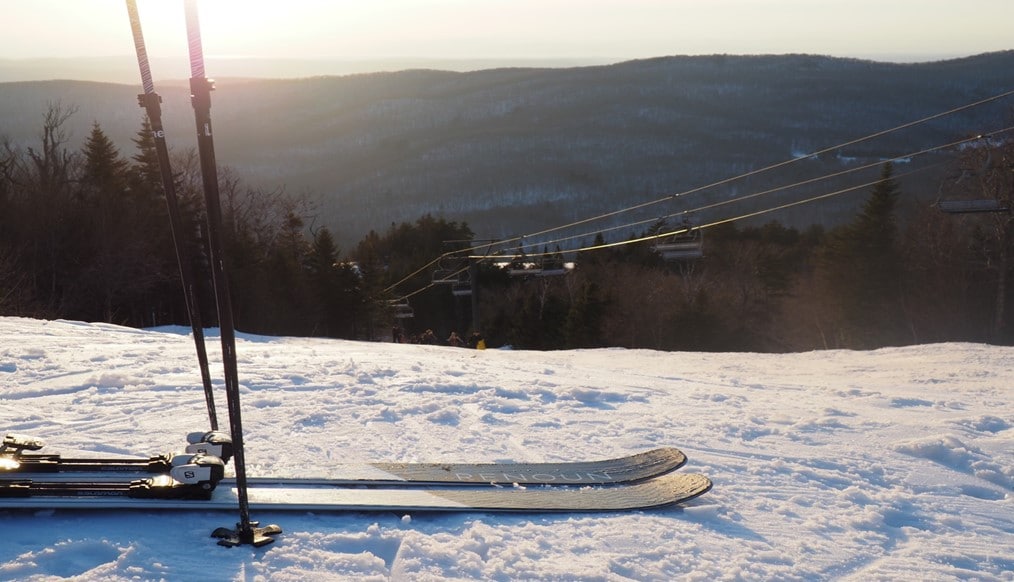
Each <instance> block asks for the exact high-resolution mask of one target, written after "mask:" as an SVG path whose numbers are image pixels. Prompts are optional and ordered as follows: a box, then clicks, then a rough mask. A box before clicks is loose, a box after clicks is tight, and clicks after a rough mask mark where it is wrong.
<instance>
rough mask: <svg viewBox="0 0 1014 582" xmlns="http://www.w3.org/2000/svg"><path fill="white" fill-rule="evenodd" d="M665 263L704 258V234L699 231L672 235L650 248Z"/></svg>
mask: <svg viewBox="0 0 1014 582" xmlns="http://www.w3.org/2000/svg"><path fill="white" fill-rule="evenodd" d="M651 249H652V250H653V251H655V252H656V253H658V254H659V255H661V256H662V258H663V259H665V260H666V261H690V260H694V259H700V258H701V257H703V256H704V233H702V232H701V230H700V229H697V228H695V229H692V230H690V231H688V232H684V233H680V234H674V235H673V236H672V237H671V238H669V239H668V240H666V241H665V242H660V243H657V244H656V245H654V246H653V247H651Z"/></svg>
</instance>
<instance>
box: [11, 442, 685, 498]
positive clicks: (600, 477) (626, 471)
mask: <svg viewBox="0 0 1014 582" xmlns="http://www.w3.org/2000/svg"><path fill="white" fill-rule="evenodd" d="M216 437H219V438H216ZM191 440H195V441H198V442H197V443H194V444H191V446H189V447H188V450H187V452H188V454H200V453H204V454H211V455H215V456H218V457H223V458H225V459H226V460H227V457H226V455H227V454H229V452H230V448H229V447H228V446H227V444H225V445H223V443H222V442H221V441H222V440H227V435H223V434H221V433H215V432H211V433H205V434H204V435H202V436H201V437H200V439H197V438H195V437H193V436H192V437H191ZM4 442H5V443H8V442H10V443H17V442H34V443H39V441H37V440H34V439H29V438H28V437H18V436H15V435H8V436H7V437H6V438H5V440H4ZM12 446H16V445H12ZM40 448H41V445H40ZM15 450H18V449H15ZM34 450H37V449H34ZM3 459H6V463H4V461H3ZM186 461H188V455H187V454H183V455H180V454H176V455H172V454H168V455H159V456H154V457H147V458H139V459H101V458H96V459H74V458H63V457H60V456H59V455H38V454H25V453H21V454H19V455H8V456H0V478H5V476H7V475H15V476H25V477H27V476H33V475H35V474H41V473H47V474H48V473H65V474H68V475H67V476H66V477H55V476H48V477H46V479H47V480H55V479H65V480H73V479H77V478H82V477H83V476H82V474H86V475H84V477H87V478H88V479H102V478H103V477H102V475H103V474H105V475H106V477H105V478H108V479H112V478H116V476H115V473H160V472H165V471H167V470H169V469H170V468H171V467H172V466H173V465H174V464H179V463H181V462H186ZM686 462H687V457H686V455H684V454H683V452H682V451H680V450H679V449H676V448H672V447H663V448H657V449H651V450H648V451H644V452H641V453H636V454H633V455H627V456H624V457H618V458H614V459H605V460H593V461H567V462H559V463H553V462H549V463H384V462H380V463H339V464H335V465H331V466H329V470H328V472H329V473H330V474H332V475H338V476H339V477H337V478H321V479H313V482H315V483H318V484H324V485H344V486H349V485H390V486H395V485H406V486H412V485H418V484H429V485H437V484H456V485H476V486H493V485H610V484H623V483H636V482H639V481H644V480H647V479H651V478H654V477H658V476H660V475H664V474H666V473H670V472H672V471H675V470H676V469H679V468H680V467H682V466H683V465H684V464H686ZM248 480H249V481H250V482H260V481H262V480H261V479H259V478H250V479H248ZM275 481H277V480H275ZM298 481H302V482H306V480H305V479H299V480H298Z"/></svg>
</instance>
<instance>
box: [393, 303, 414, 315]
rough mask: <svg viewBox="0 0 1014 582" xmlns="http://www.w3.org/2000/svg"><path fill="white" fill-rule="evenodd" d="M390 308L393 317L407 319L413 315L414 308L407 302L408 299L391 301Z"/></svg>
mask: <svg viewBox="0 0 1014 582" xmlns="http://www.w3.org/2000/svg"><path fill="white" fill-rule="evenodd" d="M390 305H391V309H392V310H393V311H394V318H395V319H408V318H410V317H415V310H414V309H412V306H411V305H409V304H408V299H405V300H402V301H398V300H397V299H396V300H394V301H391V303H390Z"/></svg>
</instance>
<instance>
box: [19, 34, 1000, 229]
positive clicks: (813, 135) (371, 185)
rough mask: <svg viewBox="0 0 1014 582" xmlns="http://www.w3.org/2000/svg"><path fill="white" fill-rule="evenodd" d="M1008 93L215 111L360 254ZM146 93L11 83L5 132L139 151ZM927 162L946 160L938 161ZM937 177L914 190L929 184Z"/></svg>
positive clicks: (804, 169)
mask: <svg viewBox="0 0 1014 582" xmlns="http://www.w3.org/2000/svg"><path fill="white" fill-rule="evenodd" d="M1012 88H1014V51H1002V52H997V53H985V54H982V55H976V56H972V57H964V58H960V59H952V60H944V61H933V62H926V63H883V62H877V61H869V60H862V59H848V58H838V57H825V56H820V55H805V54H796V55H753V56H751V55H708V56H670V57H656V58H650V59H638V60H632V61H624V62H621V63H615V64H605V65H587V66H579V67H569V68H531V67H509V68H495V69H483V70H477V71H468V72H456V71H440V70H428V69H411V70H403V71H397V72H375V73H357V74H351V75H343V76H324V77H306V78H301V79H274V80H266V79H237V78H232V79H229V78H223V79H220V80H219V81H218V90H217V91H216V92H215V93H214V94H213V97H212V99H213V108H212V118H213V120H214V123H215V129H216V138H215V139H216V149H217V157H218V161H219V163H220V164H222V165H226V166H229V167H231V168H233V169H235V170H236V172H237V174H238V175H239V177H240V178H242V180H243V181H244V183H245V184H247V185H249V186H252V187H259V188H268V189H270V188H277V187H284V188H286V189H287V190H288V191H290V192H294V193H307V194H309V195H311V196H312V197H314V198H316V199H317V205H318V211H319V215H318V216H317V217H316V221H317V224H323V225H327V226H328V227H329V228H331V229H332V230H333V231H334V232H335V234H336V238H338V240H339V241H340V242H341V244H342V245H343V246H345V248H348V246H349V245H350V244H353V243H354V242H355V241H357V240H359V238H361V237H362V236H363V235H364V234H365V233H366V232H367V231H368V230H370V229H376V230H382V229H385V228H386V227H387V226H388V225H389V224H391V223H392V222H400V221H404V220H414V219H415V218H417V217H418V216H421V215H422V214H425V213H427V212H429V213H433V214H439V215H442V216H445V217H446V218H448V219H450V220H458V221H467V222H468V224H469V225H470V226H471V227H472V229H473V230H474V231H475V232H476V234H477V236H479V237H480V238H502V237H508V236H515V235H521V234H524V233H526V232H533V231H536V230H540V229H543V228H547V227H551V226H556V225H559V224H565V223H569V222H571V221H573V220H577V219H581V218H585V217H588V216H594V215H597V214H600V213H605V212H609V211H613V210H616V209H619V208H624V207H628V206H631V205H635V204H637V203H639V202H643V201H645V200H653V199H655V198H658V197H659V196H666V195H671V194H677V193H681V192H685V191H688V190H692V189H695V188H699V187H702V186H707V185H709V184H713V183H715V182H719V181H725V180H727V179H729V178H733V177H736V176H740V175H743V174H745V173H748V172H753V171H756V170H758V169H760V168H764V167H766V166H768V165H771V164H776V163H781V162H785V161H786V160H792V159H794V158H798V157H801V156H806V155H807V154H809V153H812V152H816V151H820V150H823V149H825V148H828V147H830V146H833V145H835V144H841V143H847V142H850V141H852V140H856V139H857V138H860V137H864V136H867V135H870V134H873V133H876V132H881V131H884V130H886V129H891V128H896V127H898V126H900V125H902V124H905V123H908V122H912V121H915V120H918V119H922V118H924V117H927V116H930V115H934V114H937V113H941V112H944V111H950V110H952V109H954V108H957V107H961V106H965V105H968V104H970V103H974V102H977V101H979V100H982V99H986V98H989V97H993V96H995V95H998V94H1001V93H1004V92H1006V91H1010V90H1011V89H1012ZM156 89H157V90H158V91H159V92H160V93H161V94H162V96H163V100H164V104H163V111H164V116H165V124H166V130H167V136H168V140H169V142H170V144H171V145H172V147H173V148H174V149H175V150H176V151H181V150H185V149H187V148H191V147H194V143H195V139H194V138H193V133H194V126H193V121H192V112H191V108H190V103H189V95H188V93H189V92H188V89H187V87H186V85H185V83H182V82H169V83H159V84H158V85H157V86H156ZM137 92H138V89H137V88H136V87H134V86H131V85H120V84H112V83H95V82H83V81H22V82H16V83H0V137H5V138H6V139H8V140H9V142H10V143H11V144H12V145H13V146H16V147H28V146H31V145H32V144H33V140H36V141H37V137H36V136H37V134H38V133H39V130H40V128H41V125H42V115H43V113H44V112H45V108H46V106H47V104H49V103H53V102H57V101H58V102H60V103H62V104H64V105H68V106H73V107H76V108H77V113H76V114H75V115H74V117H73V118H72V119H71V120H69V121H68V130H69V132H70V133H71V135H72V137H71V141H70V142H69V143H68V145H69V146H70V147H72V148H74V147H78V145H79V144H80V142H81V141H83V139H84V138H85V137H87V134H88V130H89V129H90V126H91V124H92V123H93V122H97V123H99V124H100V125H101V127H102V128H103V130H104V131H105V132H106V133H107V134H108V135H109V136H110V137H111V138H112V139H113V140H114V142H115V143H117V144H118V146H119V147H120V149H121V153H122V154H123V155H124V156H129V155H132V153H133V151H132V149H133V144H132V143H131V142H130V141H129V140H130V139H131V138H132V137H134V135H136V132H137V130H138V129H139V128H140V125H141V119H142V113H143V112H142V110H141V109H140V108H136V107H135V104H136V98H135V97H136V94H137ZM1010 111H1011V99H1009V98H1008V99H1005V100H999V101H996V102H994V103H989V104H986V105H983V106H980V107H975V108H971V109H968V110H967V111H961V112H958V113H955V114H953V115H949V116H945V117H942V118H939V119H936V120H933V121H931V122H927V123H921V124H918V125H917V126H915V127H912V128H907V129H905V130H901V131H897V132H891V133H890V134H888V135H885V136H883V137H882V138H878V139H876V140H870V141H864V142H862V143H856V144H854V145H851V146H849V147H846V148H844V149H843V150H841V151H836V152H834V154H833V155H832V154H830V153H827V154H824V155H822V156H818V157H815V158H811V159H808V160H807V162H806V163H805V164H793V165H792V168H791V169H790V170H787V171H779V172H777V173H772V174H773V175H772V176H771V177H767V176H761V177H757V178H751V179H750V180H746V181H742V182H736V183H734V184H728V185H723V186H721V187H717V188H711V189H709V190H708V192H705V193H702V194H701V195H700V198H699V199H696V200H694V201H688V204H687V205H685V206H683V207H680V206H676V205H674V204H671V205H668V206H667V207H665V208H653V209H651V210H650V211H649V212H648V213H647V214H645V216H647V215H650V214H651V213H654V214H655V215H658V214H669V213H673V212H681V211H683V210H693V209H694V207H696V206H701V205H705V204H710V203H714V202H716V201H722V200H728V199H729V198H732V197H735V196H740V195H743V194H744V193H746V192H752V191H755V190H759V189H762V188H767V187H771V186H774V185H779V184H787V183H792V182H794V181H797V180H800V179H805V178H806V177H808V176H821V175H827V174H829V173H831V172H834V171H840V170H842V169H843V168H848V167H849V166H850V164H852V165H854V164H858V163H860V162H869V161H871V160H873V161H875V160H877V159H889V158H892V157H895V156H899V155H904V154H906V153H909V152H915V151H920V150H922V149H925V148H927V147H935V146H939V145H942V144H945V143H950V142H952V141H954V140H956V139H960V138H961V137H965V136H967V135H974V134H977V133H984V132H989V131H992V130H995V129H997V128H1000V127H1002V126H1004V125H1008V124H1009V117H1007V116H1009V113H1010ZM1005 122H1006V123H1005ZM931 157H932V158H933V162H934V163H937V162H940V161H941V160H942V159H943V157H945V154H943V153H941V154H932V155H931ZM775 174H776V175H775ZM874 174H875V172H874ZM929 176H931V173H928V174H923V178H924V180H923V181H921V182H918V183H916V184H913V188H914V189H918V190H920V191H928V190H927V189H928V188H929V186H928V185H927V184H931V183H932V179H931V178H929ZM832 184H834V183H833V182H829V183H827V184H822V185H821V186H819V187H815V189H811V190H812V191H813V192H818V191H821V190H825V191H826V190H829V189H831V188H832ZM903 186H904V184H903ZM798 195H801V194H797V196H798ZM852 198H853V199H850V200H847V201H841V200H839V201H832V202H829V203H826V204H822V205H820V206H814V207H813V208H810V209H805V210H793V211H786V212H785V213H780V214H778V215H772V216H770V217H769V219H778V220H780V221H782V222H783V223H786V224H790V225H805V224H807V223H822V224H832V223H834V222H836V221H840V220H841V219H842V217H843V216H845V215H846V214H847V213H848V212H851V211H852V210H853V209H854V207H855V204H856V200H857V199H858V198H856V197H852ZM776 200H777V199H776ZM773 203H774V201H772V202H771V203H770V204H773ZM624 220H626V218H624Z"/></svg>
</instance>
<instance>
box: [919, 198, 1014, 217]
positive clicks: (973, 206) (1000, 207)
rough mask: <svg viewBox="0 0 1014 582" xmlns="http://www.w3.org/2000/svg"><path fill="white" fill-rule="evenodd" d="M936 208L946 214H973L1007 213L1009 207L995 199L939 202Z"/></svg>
mask: <svg viewBox="0 0 1014 582" xmlns="http://www.w3.org/2000/svg"><path fill="white" fill-rule="evenodd" d="M937 208H939V209H940V211H941V212H946V213H947V214H973V213H980V212H1007V211H1009V210H1010V206H1009V205H1008V204H1006V203H1004V202H1002V201H1000V200H999V199H997V198H984V199H981V200H959V199H952V200H939V201H937Z"/></svg>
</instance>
